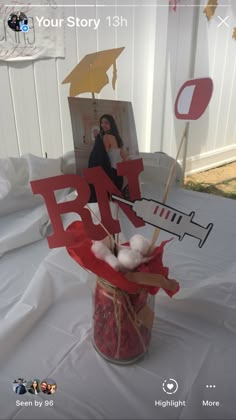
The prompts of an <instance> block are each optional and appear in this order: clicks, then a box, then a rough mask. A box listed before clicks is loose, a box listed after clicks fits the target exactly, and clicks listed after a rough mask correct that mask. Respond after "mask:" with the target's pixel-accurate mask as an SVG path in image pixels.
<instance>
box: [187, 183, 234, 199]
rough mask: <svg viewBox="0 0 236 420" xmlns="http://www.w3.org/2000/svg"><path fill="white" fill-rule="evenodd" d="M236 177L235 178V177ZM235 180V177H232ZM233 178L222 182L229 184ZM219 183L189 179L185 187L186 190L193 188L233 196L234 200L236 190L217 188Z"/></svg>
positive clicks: (222, 195) (227, 196) (193, 189)
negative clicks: (227, 190) (228, 190)
mask: <svg viewBox="0 0 236 420" xmlns="http://www.w3.org/2000/svg"><path fill="white" fill-rule="evenodd" d="M234 179H235V178H234ZM232 180H233V179H232ZM230 181H231V180H227V181H222V182H221V184H225V185H227V186H228V185H229V184H230ZM217 185H218V184H215V185H214V184H208V183H205V182H194V181H187V182H186V183H185V184H184V188H185V189H186V190H192V191H198V192H203V193H207V194H214V195H219V196H221V197H226V198H231V199H233V200H236V191H235V190H233V191H230V192H226V191H223V190H221V189H220V188H217Z"/></svg>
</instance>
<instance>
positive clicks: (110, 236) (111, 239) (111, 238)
mask: <svg viewBox="0 0 236 420" xmlns="http://www.w3.org/2000/svg"><path fill="white" fill-rule="evenodd" d="M85 207H86V208H87V209H88V210H89V211H90V213H92V215H93V216H94V217H95V219H96V220H98V222H99V224H100V225H101V226H102V228H103V229H104V230H105V232H106V233H107V235H108V237H109V239H110V243H111V249H113V243H115V244H116V245H117V246H118V244H117V242H116V241H115V239H114V238H113V237H112V235H111V234H110V232H109V231H108V230H107V228H106V227H105V226H104V225H103V224H102V223H101V221H100V220H99V218H98V216H97V215H96V214H95V213H94V211H93V210H92V209H91V208H90V207H89V206H88V205H87V206H85Z"/></svg>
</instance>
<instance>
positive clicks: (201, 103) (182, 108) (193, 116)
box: [175, 77, 213, 120]
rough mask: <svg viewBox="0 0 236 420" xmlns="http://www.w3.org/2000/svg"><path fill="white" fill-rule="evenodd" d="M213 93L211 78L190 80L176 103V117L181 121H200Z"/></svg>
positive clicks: (183, 87)
mask: <svg viewBox="0 0 236 420" xmlns="http://www.w3.org/2000/svg"><path fill="white" fill-rule="evenodd" d="M212 92H213V82H212V80H211V79H210V78H209V77H205V78H202V79H194V80H188V81H187V82H185V83H184V84H183V86H182V87H181V89H180V91H179V93H178V95H177V98H176V101H175V116H176V118H178V119H180V120H198V118H200V117H201V116H202V114H203V113H204V112H205V110H206V108H207V106H208V104H209V102H210V99H211V96H212Z"/></svg>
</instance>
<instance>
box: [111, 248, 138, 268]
mask: <svg viewBox="0 0 236 420" xmlns="http://www.w3.org/2000/svg"><path fill="white" fill-rule="evenodd" d="M117 257H118V260H119V262H120V263H121V264H122V266H123V267H124V268H126V269H127V270H134V269H135V268H136V267H138V266H139V265H140V264H141V263H142V262H143V256H142V255H141V254H140V253H139V252H136V251H134V250H133V249H130V248H127V247H126V249H124V248H122V249H120V251H119V252H118V256H117Z"/></svg>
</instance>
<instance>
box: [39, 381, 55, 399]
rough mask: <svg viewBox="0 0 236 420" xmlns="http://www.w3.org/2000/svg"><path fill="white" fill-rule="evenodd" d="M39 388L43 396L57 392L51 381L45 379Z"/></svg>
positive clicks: (53, 382)
mask: <svg viewBox="0 0 236 420" xmlns="http://www.w3.org/2000/svg"><path fill="white" fill-rule="evenodd" d="M40 388H41V391H42V392H43V393H44V394H47V395H52V394H55V392H56V390H57V384H56V382H55V381H54V380H53V379H46V380H43V381H42V382H41V384H40Z"/></svg>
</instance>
